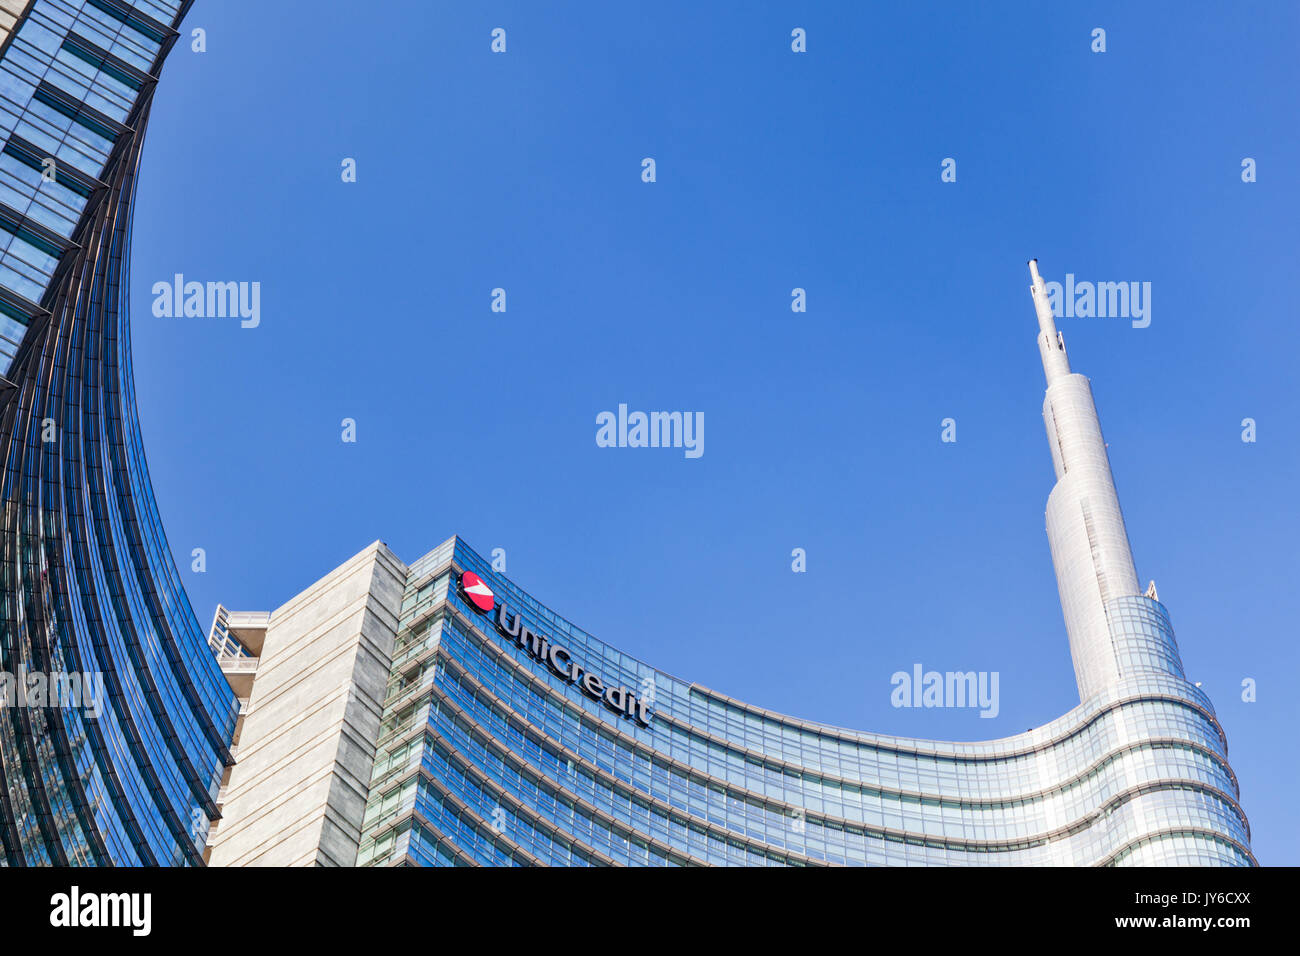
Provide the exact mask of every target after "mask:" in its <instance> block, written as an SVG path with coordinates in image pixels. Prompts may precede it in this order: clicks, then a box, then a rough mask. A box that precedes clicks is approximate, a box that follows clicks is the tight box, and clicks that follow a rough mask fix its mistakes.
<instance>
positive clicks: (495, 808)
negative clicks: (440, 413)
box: [212, 262, 1254, 866]
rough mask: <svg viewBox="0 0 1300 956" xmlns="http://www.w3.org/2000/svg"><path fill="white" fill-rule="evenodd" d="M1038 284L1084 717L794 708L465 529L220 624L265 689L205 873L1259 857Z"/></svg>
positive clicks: (1066, 587)
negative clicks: (1005, 718) (557, 605)
mask: <svg viewBox="0 0 1300 956" xmlns="http://www.w3.org/2000/svg"><path fill="white" fill-rule="evenodd" d="M1030 268H1031V273H1032V278H1033V285H1032V288H1031V294H1032V297H1033V301H1034V304H1035V308H1036V310H1037V313H1038V321H1039V327H1040V328H1039V332H1040V334H1039V339H1038V341H1039V351H1040V355H1041V358H1042V363H1043V369H1044V371H1045V373H1046V376H1047V386H1048V387H1047V396H1046V400H1045V403H1044V418H1045V421H1046V424H1047V435H1048V441H1049V445H1050V447H1051V455H1052V460H1053V462H1054V463H1055V466H1056V475H1057V483H1056V486H1055V488H1054V489H1053V490H1052V492H1051V494H1050V496H1049V497H1048V505H1047V532H1048V539H1049V542H1050V545H1051V553H1052V560H1053V563H1054V564H1055V567H1056V574H1057V581H1058V583H1059V588H1060V593H1061V606H1062V611H1063V613H1064V617H1065V623H1066V633H1067V635H1068V638H1069V644H1070V649H1071V653H1072V655H1073V658H1074V665H1075V672H1076V674H1077V678H1078V685H1079V696H1080V703H1079V704H1078V706H1076V707H1074V708H1073V709H1071V710H1070V711H1068V712H1067V713H1066V714H1064V715H1063V716H1062V717H1059V718H1057V719H1056V720H1053V721H1051V722H1050V723H1048V724H1047V725H1046V726H1043V727H1038V728H1036V729H1034V730H1031V731H1028V732H1026V733H1023V734H1017V735H1016V736H1014V737H1007V738H1003V739H1000V740H991V741H984V742H978V743H950V742H944V741H930V740H916V739H910V738H902V737H891V736H885V735H881V734H872V733H864V732H859V731H853V730H845V729H841V728H838V727H832V726H828V725H825V724H818V723H813V722H811V721H806V720H800V719H798V718H794V717H787V716H783V715H781V714H776V713H773V712H771V711H769V710H765V709H763V708H761V707H755V706H753V705H750V704H746V703H743V702H741V701H739V700H735V699H733V698H731V697H728V696H726V695H724V694H721V693H718V692H716V691H713V690H710V689H708V688H706V687H703V686H701V685H699V684H696V683H691V682H688V681H684V680H680V679H678V678H676V677H673V676H671V675H668V674H665V673H662V672H660V671H658V670H656V669H654V668H653V667H651V666H649V665H647V664H645V663H643V662H641V661H639V660H636V659H634V658H631V657H629V656H628V655H626V654H623V653H621V652H620V651H619V650H617V649H616V648H615V647H612V646H611V645H609V644H607V643H605V642H603V641H601V640H598V639H597V638H596V637H594V636H592V635H591V634H588V633H587V632H585V631H583V630H582V629H581V628H579V627H577V626H576V625H574V624H572V623H571V622H569V621H568V620H566V619H565V618H563V617H561V616H560V615H558V614H556V613H555V612H554V611H552V610H551V609H550V608H548V607H546V606H545V605H544V604H542V603H541V602H539V601H538V600H536V599H535V598H534V597H533V596H532V595H530V594H528V593H527V592H525V591H523V590H522V589H521V588H520V587H519V586H518V585H517V584H515V582H514V581H512V580H510V579H509V578H507V577H506V576H505V575H504V574H501V573H498V572H497V571H495V570H494V569H493V567H492V566H491V564H490V563H489V562H488V561H486V560H484V559H483V558H482V557H481V556H480V555H478V554H477V553H476V552H475V551H473V550H472V549H471V548H469V547H468V546H467V545H466V544H465V543H464V542H463V541H461V540H460V539H459V538H452V539H451V540H449V541H447V542H445V543H444V544H442V545H441V546H440V547H438V548H437V549H435V550H434V551H432V552H431V553H430V554H428V555H426V556H425V557H423V558H421V559H419V560H418V561H416V562H415V563H414V564H412V565H410V566H407V565H404V564H402V563H401V562H400V561H399V560H398V559H397V558H396V557H395V556H394V555H393V554H392V553H391V552H390V551H389V550H388V549H387V548H386V547H384V546H383V545H382V544H380V543H378V542H376V543H375V544H373V545H371V546H370V547H369V548H367V549H366V550H365V551H363V552H362V553H361V554H359V555H357V556H356V557H355V558H353V559H352V560H351V561H349V562H348V563H347V564H345V565H343V566H342V567H340V568H339V569H337V570H336V571H334V572H332V573H331V574H330V575H329V576H328V577H326V578H324V579H322V580H321V581H319V582H317V583H316V584H315V585H312V586H311V587H310V588H308V589H307V590H305V591H304V592H302V594H300V595H298V596H297V597H295V598H293V599H291V600H290V601H289V602H287V603H286V604H285V605H284V606H283V607H282V608H280V609H278V610H276V611H273V612H271V613H270V614H260V615H259V614H248V613H245V614H240V615H229V617H227V612H224V610H223V611H220V612H219V613H218V620H219V621H226V620H229V621H230V622H231V624H230V627H229V628H226V626H225V625H224V624H222V625H221V628H220V630H221V633H220V634H217V633H216V630H214V642H213V643H214V646H216V647H220V648H221V649H222V651H221V653H222V656H223V660H224V661H225V663H226V666H227V667H228V668H230V669H231V671H232V673H234V672H235V671H236V669H240V670H242V671H243V672H247V671H249V670H253V671H254V672H255V676H254V677H253V679H252V681H251V686H250V693H249V700H248V705H249V706H248V716H247V717H246V718H245V724H244V728H243V731H242V736H241V739H240V755H241V758H240V762H239V763H237V764H236V765H235V767H234V768H233V769H232V771H231V775H230V781H229V786H228V787H227V789H226V791H225V793H224V797H225V801H226V802H225V803H224V805H223V819H222V821H221V824H220V827H219V828H218V829H217V830H216V832H215V838H216V845H215V846H214V848H213V854H212V862H213V863H214V864H223V865H247V864H291V863H316V864H321V863H326V864H328V863H336V864H337V863H342V864H344V865H347V864H350V863H352V862H354V861H355V862H356V863H357V864H359V865H582V866H585V865H697V864H743V865H795V866H822V865H834V864H850V865H851V864H859V865H861V864H867V865H900V864H933V865H1151V864H1161V865H1195V864H1203V865H1225V866H1234V865H1247V866H1248V865H1253V864H1254V857H1253V856H1252V854H1251V851H1250V832H1249V827H1248V824H1247V822H1246V817H1245V815H1244V813H1243V812H1242V810H1241V807H1240V805H1239V804H1238V802H1237V800H1238V787H1237V780H1236V777H1235V776H1234V775H1233V772H1232V769H1231V767H1230V766H1229V764H1228V758H1227V742H1226V739H1225V737H1224V734H1223V731H1222V729H1221V727H1220V726H1219V723H1218V720H1217V719H1216V718H1215V715H1214V709H1213V707H1212V706H1211V704H1210V701H1209V700H1208V698H1207V697H1206V695H1205V694H1204V693H1202V691H1201V690H1200V689H1199V688H1197V687H1196V686H1195V685H1193V684H1191V683H1189V682H1188V681H1187V680H1186V678H1185V677H1184V675H1183V670H1182V664H1181V661H1180V659H1179V656H1178V649H1177V645H1176V643H1175V640H1174V635H1173V630H1172V627H1171V626H1170V623H1169V617H1168V614H1167V613H1166V611H1165V608H1164V607H1163V606H1162V605H1161V604H1160V603H1159V601H1158V599H1157V597H1156V595H1155V589H1154V585H1153V586H1152V587H1151V588H1149V589H1147V590H1146V591H1143V590H1142V589H1141V588H1140V587H1139V585H1138V578H1137V574H1136V572H1135V570H1134V563H1133V558H1132V555H1131V552H1130V550H1129V543H1128V535H1127V532H1126V531H1125V527H1124V519H1123V516H1122V514H1121V512H1120V508H1119V500H1118V496H1117V494H1116V492H1115V485H1114V481H1113V480H1112V477H1111V472H1110V465H1109V461H1108V457H1107V453H1106V446H1105V443H1104V441H1103V440H1102V435H1101V428H1100V425H1099V422H1098V418H1097V414H1096V409H1095V407H1094V404H1093V400H1092V394H1091V389H1090V387H1089V384H1088V380H1087V379H1086V378H1084V377H1083V376H1082V375H1079V374H1077V373H1073V372H1071V370H1070V365H1069V360H1068V357H1067V355H1066V352H1065V343H1064V339H1063V337H1062V336H1061V335H1060V334H1059V333H1058V331H1057V330H1056V326H1055V322H1054V319H1053V316H1052V311H1051V308H1050V305H1049V302H1048V298H1047V290H1046V288H1045V285H1044V283H1043V280H1042V278H1041V277H1040V276H1039V274H1038V270H1037V264H1036V263H1032V262H1031V264H1030ZM236 622H238V627H236ZM214 629H217V625H214ZM227 632H228V633H227ZM231 634H234V635H236V636H238V635H240V634H242V635H243V636H244V638H245V640H247V641H248V646H249V647H251V648H255V649H256V653H257V654H259V655H260V660H259V662H258V663H256V664H251V665H250V663H249V660H248V658H249V656H250V655H249V654H248V653H246V652H245V650H244V649H243V648H241V647H239V646H235V647H232V646H231V642H230V635H231ZM727 639H730V640H733V641H734V642H735V644H736V653H737V654H739V653H742V652H743V647H742V638H741V634H740V633H737V634H735V635H732V636H731V637H730V638H727ZM235 643H236V644H238V641H236V642H235ZM254 656H256V655H254ZM381 663H382V665H383V670H384V671H385V672H386V675H387V676H386V684H382V683H381V681H380V679H379V675H378V674H377V666H378V665H380V664H381ZM959 676H960V675H959ZM970 676H972V677H973V676H974V675H970ZM291 742H292V743H291ZM294 743H296V744H297V745H296V746H295V745H294ZM245 759H247V761H248V762H247V765H246V764H245V763H244V760H245ZM363 781H366V782H365V783H363Z"/></svg>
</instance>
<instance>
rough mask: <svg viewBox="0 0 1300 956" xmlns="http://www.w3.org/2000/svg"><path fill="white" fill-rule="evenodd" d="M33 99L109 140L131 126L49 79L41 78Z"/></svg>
mask: <svg viewBox="0 0 1300 956" xmlns="http://www.w3.org/2000/svg"><path fill="white" fill-rule="evenodd" d="M33 99H35V100H36V101H37V102H40V103H44V104H45V105H46V106H48V107H49V108H50V109H52V110H55V111H56V112H59V113H62V114H63V115H64V116H66V117H68V118H69V119H72V120H74V121H76V122H77V123H79V124H81V125H82V126H84V127H85V128H86V129H88V130H90V131H91V132H92V133H95V134H96V135H98V136H102V137H104V139H107V140H114V141H115V140H116V139H117V138H118V137H119V136H121V135H122V134H123V133H125V132H128V131H129V130H130V127H129V126H124V125H122V124H121V123H119V122H118V121H117V120H115V119H113V118H112V117H110V116H106V115H104V114H103V113H101V112H99V110H97V109H94V108H93V107H91V106H87V105H86V104H85V103H83V102H82V101H81V100H79V99H77V98H76V97H75V96H73V95H72V94H71V93H65V92H64V91H63V90H61V89H59V88H58V87H57V86H55V85H54V84H53V83H50V82H49V81H48V80H41V82H40V85H39V86H37V87H36V92H35V93H34V94H33Z"/></svg>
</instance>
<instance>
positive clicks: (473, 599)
mask: <svg viewBox="0 0 1300 956" xmlns="http://www.w3.org/2000/svg"><path fill="white" fill-rule="evenodd" d="M460 593H461V595H463V596H464V598H465V600H466V601H468V602H469V603H470V604H471V605H472V606H473V607H474V608H476V609H477V610H478V612H479V613H480V614H486V613H488V612H489V611H491V610H492V609H493V607H495V608H496V612H497V613H496V617H495V619H494V620H493V623H494V624H495V625H496V629H497V631H498V633H500V634H501V636H502V637H505V638H507V639H509V640H510V641H511V642H512V643H514V644H515V645H517V646H518V647H519V648H520V649H521V650H523V651H524V652H525V653H526V654H528V656H529V657H531V658H533V660H535V661H538V662H539V663H542V664H545V665H546V666H547V667H549V668H550V669H551V670H552V671H553V672H554V673H556V674H557V675H559V676H560V677H563V678H564V679H565V680H566V681H568V682H569V683H570V684H576V685H577V686H578V687H579V688H581V690H582V692H583V693H584V694H586V695H587V696H588V697H590V698H592V699H593V700H598V701H600V702H601V703H602V704H604V705H605V706H606V707H608V708H609V709H610V710H612V711H613V712H614V713H616V714H618V715H619V716H621V717H628V718H631V719H632V720H635V721H636V722H637V723H639V724H641V725H642V726H643V727H645V726H649V724H650V718H651V713H650V702H649V701H646V700H643V699H641V698H638V697H637V695H636V694H635V693H633V692H632V691H631V690H629V689H628V688H627V687H625V686H622V685H615V684H613V683H612V682H607V681H606V680H605V679H604V678H602V677H601V676H600V675H599V674H597V673H596V672H594V671H590V670H588V669H587V668H586V667H585V666H584V665H583V664H580V663H578V661H576V660H574V658H573V654H572V652H571V651H570V650H569V649H568V648H567V647H565V646H563V645H562V644H557V643H556V642H555V641H553V640H551V639H550V638H549V637H547V636H546V635H545V634H539V633H536V632H534V631H532V630H531V629H530V628H529V627H528V625H526V624H525V623H524V620H523V618H522V617H521V616H520V614H519V612H518V611H513V612H512V611H511V610H510V608H509V607H508V606H507V605H506V603H505V602H504V601H502V602H501V603H500V604H497V603H496V595H494V594H493V593H492V589H491V588H489V587H488V586H487V585H486V584H484V583H483V579H482V578H480V577H479V576H478V575H477V574H475V573H474V572H472V571H465V572H462V573H461V576H460Z"/></svg>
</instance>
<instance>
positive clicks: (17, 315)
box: [0, 285, 50, 325]
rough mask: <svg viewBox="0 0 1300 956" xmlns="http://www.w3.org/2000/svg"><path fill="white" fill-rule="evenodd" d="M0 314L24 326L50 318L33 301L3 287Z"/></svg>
mask: <svg viewBox="0 0 1300 956" xmlns="http://www.w3.org/2000/svg"><path fill="white" fill-rule="evenodd" d="M0 312H3V313H4V314H5V315H7V316H9V318H11V319H13V320H14V321H15V322H21V323H22V324H23V325H31V324H32V323H33V322H35V321H36V320H37V319H39V318H43V317H48V316H49V314H50V313H49V312H48V311H47V310H45V309H42V308H41V307H40V306H39V305H37V304H36V303H35V302H33V301H32V300H31V299H29V298H27V297H26V296H21V295H19V294H18V293H17V292H15V291H13V289H6V288H5V287H4V286H2V285H0Z"/></svg>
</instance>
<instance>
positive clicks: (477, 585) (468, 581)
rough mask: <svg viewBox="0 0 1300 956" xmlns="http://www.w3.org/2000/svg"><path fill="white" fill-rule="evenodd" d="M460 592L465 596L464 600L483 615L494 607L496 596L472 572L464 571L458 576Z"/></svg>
mask: <svg viewBox="0 0 1300 956" xmlns="http://www.w3.org/2000/svg"><path fill="white" fill-rule="evenodd" d="M460 590H461V593H462V594H464V595H465V600H467V601H469V603H470V604H472V605H474V606H475V607H476V608H478V609H479V611H481V612H482V613H484V614H487V613H488V612H489V611H491V610H492V608H493V607H495V606H496V595H494V594H493V593H492V589H491V588H490V587H488V586H487V585H486V584H484V583H483V579H482V578H480V577H479V576H478V575H477V574H475V573H474V572H473V571H466V572H465V573H464V574H462V575H461V576H460Z"/></svg>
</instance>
